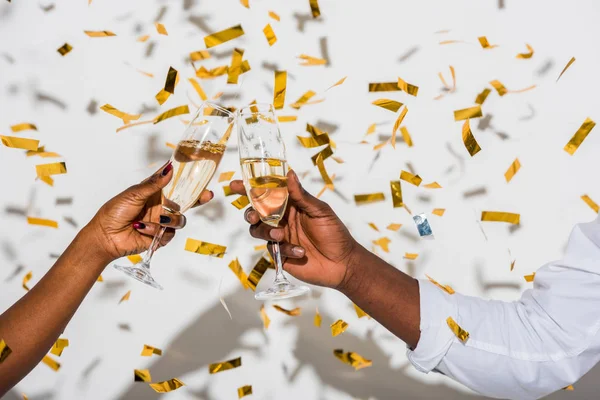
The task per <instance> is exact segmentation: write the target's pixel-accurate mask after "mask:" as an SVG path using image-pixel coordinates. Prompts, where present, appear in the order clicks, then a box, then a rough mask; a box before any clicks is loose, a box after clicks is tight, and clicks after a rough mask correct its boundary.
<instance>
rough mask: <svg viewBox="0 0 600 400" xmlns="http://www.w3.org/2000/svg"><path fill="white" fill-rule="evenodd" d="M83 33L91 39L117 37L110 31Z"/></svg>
mask: <svg viewBox="0 0 600 400" xmlns="http://www.w3.org/2000/svg"><path fill="white" fill-rule="evenodd" d="M83 33H85V34H86V35H88V36H89V37H93V38H98V37H108V36H117V35H115V34H114V33H112V32H111V31H83Z"/></svg>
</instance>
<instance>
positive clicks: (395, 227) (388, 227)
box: [386, 224, 402, 232]
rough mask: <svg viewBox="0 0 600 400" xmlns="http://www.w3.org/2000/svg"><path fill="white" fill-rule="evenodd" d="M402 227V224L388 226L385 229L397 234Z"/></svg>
mask: <svg viewBox="0 0 600 400" xmlns="http://www.w3.org/2000/svg"><path fill="white" fill-rule="evenodd" d="M401 227H402V224H389V225H388V226H387V227H386V229H389V230H390V231H394V232H397V231H398V229H400V228H401Z"/></svg>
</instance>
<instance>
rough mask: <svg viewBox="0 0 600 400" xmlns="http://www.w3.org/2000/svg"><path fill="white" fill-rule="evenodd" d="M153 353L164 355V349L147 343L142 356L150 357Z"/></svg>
mask: <svg viewBox="0 0 600 400" xmlns="http://www.w3.org/2000/svg"><path fill="white" fill-rule="evenodd" d="M152 354H156V355H157V356H162V350H161V349H159V348H158V347H152V346H150V345H147V344H145V345H144V348H143V349H142V352H141V354H140V356H142V357H150V356H151V355H152Z"/></svg>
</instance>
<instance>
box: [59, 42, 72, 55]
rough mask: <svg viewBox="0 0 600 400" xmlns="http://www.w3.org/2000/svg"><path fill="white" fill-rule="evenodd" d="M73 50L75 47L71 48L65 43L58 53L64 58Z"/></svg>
mask: <svg viewBox="0 0 600 400" xmlns="http://www.w3.org/2000/svg"><path fill="white" fill-rule="evenodd" d="M71 50H73V46H71V45H70V44H69V43H65V44H63V45H62V46H60V47H59V48H58V49H56V51H58V53H59V54H60V55H61V56H63V57H64V56H66V55H67V54H69V52H70V51H71Z"/></svg>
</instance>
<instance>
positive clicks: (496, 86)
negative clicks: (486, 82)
mask: <svg viewBox="0 0 600 400" xmlns="http://www.w3.org/2000/svg"><path fill="white" fill-rule="evenodd" d="M490 85H492V86H493V87H494V89H496V92H498V95H499V96H500V97H502V96H504V95H505V94H506V93H508V89H506V87H505V86H504V85H503V84H502V83H501V82H500V81H498V80H493V81H490Z"/></svg>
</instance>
